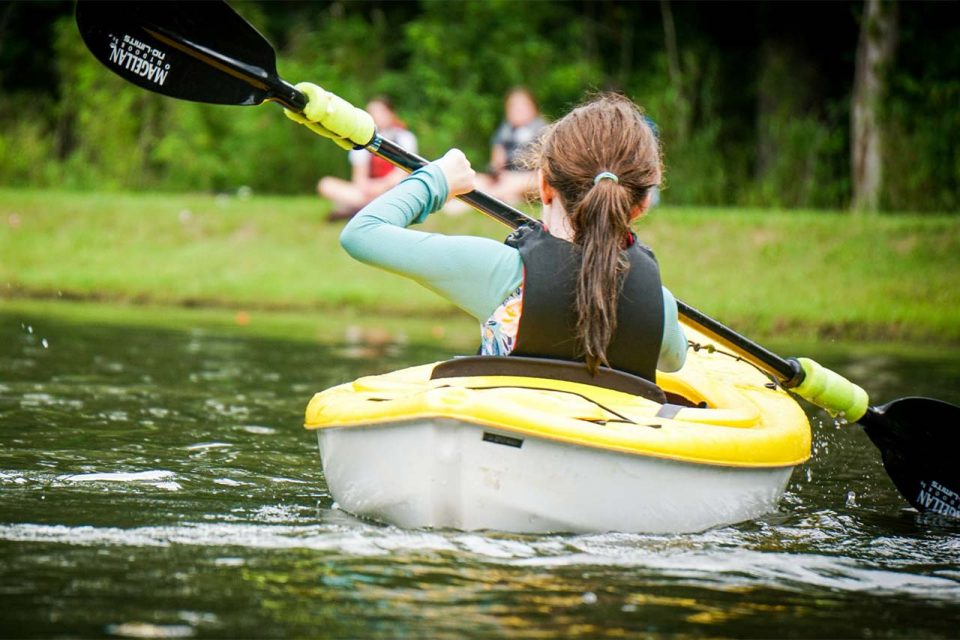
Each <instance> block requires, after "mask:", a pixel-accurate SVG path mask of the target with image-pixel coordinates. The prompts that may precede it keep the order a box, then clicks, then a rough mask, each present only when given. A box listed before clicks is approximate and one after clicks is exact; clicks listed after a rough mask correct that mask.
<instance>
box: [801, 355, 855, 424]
mask: <svg viewBox="0 0 960 640" xmlns="http://www.w3.org/2000/svg"><path fill="white" fill-rule="evenodd" d="M797 362H798V363H799V364H800V366H801V368H803V373H804V377H803V382H801V383H800V384H799V385H798V386H796V387H794V388H793V389H792V391H793V392H794V393H796V394H797V395H798V396H800V397H802V398H804V399H805V400H808V401H809V402H812V403H813V404H815V405H817V406H818V407H821V408H823V409H826V410H827V412H828V413H830V415H833V416H836V415H840V416H842V417H843V418H844V419H845V420H846V421H847V422H851V423H853V422H856V421H858V420H859V419H860V418H862V417H863V415H864V414H865V413H866V412H867V406H868V404H869V398H868V397H867V392H866V391H864V390H863V389H862V388H861V387H859V386H858V385H856V384H854V383H852V382H850V381H849V380H847V379H846V378H844V377H843V376H841V375H840V374H839V373H836V372H834V371H831V370H830V369H827V368H825V367H823V366H821V365H820V364H819V363H817V362H815V361H813V360H811V359H810V358H797Z"/></svg>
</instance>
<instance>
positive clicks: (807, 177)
mask: <svg viewBox="0 0 960 640" xmlns="http://www.w3.org/2000/svg"><path fill="white" fill-rule="evenodd" d="M233 4H234V6H235V7H236V8H237V9H238V10H239V11H240V12H241V13H242V14H244V15H245V16H246V17H247V18H248V19H250V20H251V22H252V23H253V24H255V25H257V26H258V27H259V28H260V29H261V30H262V31H263V32H264V33H265V35H267V37H268V38H269V39H270V40H271V41H272V42H273V43H274V44H275V45H276V47H277V49H278V52H279V58H280V59H279V64H278V67H279V69H280V72H281V75H282V76H283V77H284V78H286V79H288V80H290V81H292V82H297V81H300V80H310V81H314V82H317V83H319V84H322V85H323V86H325V87H326V88H328V89H330V90H332V91H335V92H337V93H339V94H341V95H343V96H344V97H345V98H347V99H348V100H351V101H353V102H355V103H357V104H363V103H364V101H365V100H367V99H368V98H369V97H371V96H373V95H375V94H379V93H386V94H388V95H390V96H392V97H393V98H394V100H395V102H396V103H397V105H398V107H399V111H400V113H401V115H402V117H403V118H404V119H405V120H406V121H407V123H408V124H409V125H410V127H411V128H412V129H413V130H414V131H415V132H416V133H417V135H418V137H419V139H420V144H421V152H422V153H423V154H424V155H426V156H428V157H433V156H437V155H439V154H441V153H442V152H443V151H444V150H445V149H447V148H449V147H451V146H459V147H461V148H463V149H464V150H465V151H466V152H467V154H468V156H469V157H470V158H471V159H472V160H473V162H474V165H475V166H478V167H482V166H484V165H485V163H486V162H487V160H488V148H487V147H488V141H489V137H490V135H491V133H492V132H493V130H494V129H495V127H496V125H497V124H498V122H499V121H500V118H501V117H502V99H503V95H504V93H505V92H506V91H507V90H508V89H509V88H510V87H511V86H514V85H517V84H523V85H527V86H529V87H530V88H531V89H532V90H533V91H534V92H535V94H536V95H537V96H538V98H539V100H540V102H541V106H542V108H543V110H544V111H545V113H546V114H547V115H548V116H556V115H559V114H562V113H563V112H564V111H565V110H567V109H569V108H570V107H571V106H572V105H574V104H576V103H577V102H578V101H580V100H581V99H583V97H584V95H585V93H586V92H588V91H591V90H598V89H615V90H621V91H624V92H626V93H627V94H628V95H630V96H631V97H633V98H634V99H635V100H636V101H637V102H639V103H640V104H642V105H644V106H645V108H646V109H647V111H648V112H649V113H650V115H651V116H652V117H653V118H654V119H655V120H656V121H657V123H658V125H659V127H660V130H661V135H662V138H663V140H664V145H665V149H666V158H667V165H668V175H667V181H668V189H667V191H666V192H665V194H664V198H665V199H666V200H667V201H668V202H671V203H674V204H727V205H731V204H732V205H736V204H748V205H763V206H773V207H819V208H842V207H846V206H847V205H848V204H849V200H850V194H851V184H850V168H849V165H850V139H849V138H850V134H849V131H850V106H849V103H850V97H851V89H852V84H853V67H854V58H855V53H856V47H857V38H858V30H859V20H860V16H861V14H862V11H863V7H862V5H861V4H860V3H859V2H835V3H814V4H807V3H792V2H781V3H736V4H731V3H713V2H684V3H676V4H665V3H662V2H661V3H652V2H649V3H620V2H612V1H599V2H565V3H544V2H516V1H506V0H493V1H491V2H481V1H461V2H441V1H431V0H422V1H420V2H385V1H377V2H340V1H335V2H282V3H280V2H234V3H233ZM958 6H960V5H958V3H957V2H941V3H921V2H910V3H903V4H902V5H901V6H900V43H899V47H898V49H897V56H896V60H895V64H894V66H893V69H892V71H891V76H890V78H889V79H888V80H889V84H890V90H889V94H888V99H887V100H886V101H885V106H884V110H883V113H882V118H883V126H884V129H885V130H886V131H887V134H888V135H887V140H888V144H887V146H886V151H885V157H884V165H885V168H886V176H887V180H886V184H885V185H884V191H883V199H882V202H883V205H884V206H885V207H886V208H890V209H897V210H921V211H922V210H940V211H948V212H950V211H957V210H958V207H960V151H958V147H960V20H958V17H960V11H958ZM665 11H668V12H669V13H670V17H671V18H672V21H673V25H674V26H673V29H674V32H675V43H676V45H675V47H673V48H671V46H670V44H669V43H670V40H669V37H668V31H669V27H668V25H667V22H666V21H665V20H664V18H665V13H664V12H665ZM0 90H2V92H0V184H3V185H10V186H39V187H50V186H57V187H67V188H77V189H101V190H102V189H117V190H119V189H134V190H143V189H150V190H157V189H159V190H190V191H233V190H236V189H237V188H239V187H240V186H244V185H245V186H249V187H251V188H253V189H254V190H256V191H267V192H277V193H309V192H311V191H312V189H313V185H314V184H315V181H316V179H317V178H318V177H319V176H320V175H322V174H328V173H334V174H340V175H345V174H346V171H347V164H346V160H345V158H344V156H343V154H342V153H340V152H339V151H338V150H337V149H336V148H335V147H334V146H332V145H330V144H328V143H324V142H322V141H320V140H319V139H317V138H315V137H314V136H312V135H311V134H309V132H307V131H306V130H305V129H303V128H301V127H295V126H292V125H291V124H290V123H289V121H287V120H286V119H285V118H283V117H282V116H280V115H279V113H278V110H277V109H275V108H271V107H263V108H246V109H241V108H232V107H218V106H208V105H198V104H191V103H186V102H179V101H175V100H169V99H166V98H163V97H160V96H156V95H153V94H150V93H147V92H144V91H142V90H139V89H137V88H134V87H132V86H128V85H126V84H125V83H124V82H123V81H122V80H120V79H119V78H118V77H116V76H114V75H113V74H111V73H110V72H109V71H107V70H106V69H104V68H102V67H101V66H100V65H99V63H97V62H96V61H95V60H94V59H93V57H92V56H90V55H89V54H88V53H87V52H86V50H85V49H84V47H83V44H82V42H81V41H80V38H79V35H78V34H77V32H76V28H75V26H74V23H73V18H72V3H70V2H47V3H33V2H16V1H15V2H7V3H6V4H4V5H2V6H0Z"/></svg>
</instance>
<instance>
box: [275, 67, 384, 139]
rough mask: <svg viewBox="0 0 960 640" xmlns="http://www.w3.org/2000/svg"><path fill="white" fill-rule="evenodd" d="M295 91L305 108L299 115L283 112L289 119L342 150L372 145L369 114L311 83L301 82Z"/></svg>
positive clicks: (289, 111) (371, 125) (286, 110)
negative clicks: (301, 98) (331, 141)
mask: <svg viewBox="0 0 960 640" xmlns="http://www.w3.org/2000/svg"><path fill="white" fill-rule="evenodd" d="M294 88H295V89H297V90H298V91H300V92H301V93H303V94H304V95H305V96H306V97H307V104H306V106H304V108H303V114H302V115H301V114H299V113H297V112H295V111H291V110H289V109H284V112H285V113H286V115H287V117H288V118H290V119H291V120H293V121H295V122H299V123H300V124H302V125H305V126H306V127H307V128H309V129H310V130H312V131H313V132H314V133H316V134H318V135H321V136H323V137H324V138H330V139H331V140H333V141H334V142H335V143H337V145H338V146H340V147H341V148H343V149H347V150H349V149H353V148H355V147H365V146H367V145H368V144H370V143H371V142H372V141H373V138H374V135H375V134H376V131H377V128H376V125H374V123H373V117H372V116H371V115H370V114H369V113H367V112H366V111H364V110H363V109H358V108H356V107H355V106H353V105H352V104H350V103H349V102H347V101H346V100H344V99H343V98H341V97H340V96H338V95H336V94H333V93H330V92H329V91H325V90H324V89H323V88H322V87H319V86H317V85H315V84H313V83H312V82H301V83H300V84H297V85H295V86H294Z"/></svg>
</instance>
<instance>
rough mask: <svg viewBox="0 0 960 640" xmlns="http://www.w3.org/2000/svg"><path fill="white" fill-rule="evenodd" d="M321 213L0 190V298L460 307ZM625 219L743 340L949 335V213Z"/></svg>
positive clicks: (956, 303)
mask: <svg viewBox="0 0 960 640" xmlns="http://www.w3.org/2000/svg"><path fill="white" fill-rule="evenodd" d="M325 213H326V206H325V204H324V203H322V202H321V201H319V200H318V199H317V198H314V197H293V198H291V197H261V196H254V197H251V198H237V197H233V196H211V195H195V194H186V195H178V194H130V193H72V192H49V191H36V190H20V189H9V188H5V189H0V306H4V304H5V303H4V302H3V301H4V300H6V301H8V302H7V303H6V304H9V301H12V300H21V301H26V300H60V299H70V300H78V301H94V302H95V301H107V302H111V303H117V302H119V303H134V304H145V305H159V306H163V307H170V306H174V307H177V306H180V307H199V308H203V309H224V310H236V311H240V310H245V311H247V312H253V311H270V312H278V313H302V312H317V311H319V312H324V313H331V314H333V315H334V316H336V315H337V314H347V315H349V314H365V315H370V314H373V315H380V316H381V317H387V318H389V317H397V318H400V317H403V318H415V319H422V320H424V321H425V322H427V324H429V322H428V321H429V319H431V318H443V319H445V323H446V320H455V319H456V318H458V316H461V317H462V314H461V313H460V312H459V311H457V310H456V309H454V308H453V307H452V306H451V305H449V304H448V303H446V302H445V301H444V300H442V299H440V298H439V297H438V296H436V295H435V294H433V293H431V292H429V291H427V290H426V289H424V288H422V287H420V286H419V285H417V284H415V283H413V282H410V281H407V280H405V279H403V278H400V277H398V276H396V275H393V274H388V273H384V272H381V271H378V270H376V269H372V268H370V267H367V266H365V265H362V264H359V263H357V262H355V261H353V260H351V259H350V258H349V257H348V256H346V255H345V254H344V252H343V251H342V250H341V249H340V248H339V245H338V242H337V237H338V235H339V231H340V229H341V228H342V225H329V224H327V223H325V222H324V215H325ZM423 228H424V229H425V230H430V231H440V232H444V233H464V234H477V235H485V236H489V237H492V238H496V239H502V238H503V236H504V235H505V233H506V230H505V228H504V227H502V226H501V225H499V224H498V223H495V222H493V221H490V220H488V219H486V218H485V217H483V216H480V215H474V214H466V215H463V216H459V217H449V216H432V217H431V219H430V220H428V222H427V223H426V224H425V225H423ZM638 233H639V235H640V237H641V239H643V240H644V241H645V242H647V243H648V244H650V245H651V246H652V247H653V248H654V250H655V251H656V253H657V256H658V258H659V260H660V263H661V268H662V271H663V279H664V282H665V283H666V285H667V286H668V287H669V288H670V289H671V290H672V291H673V292H674V293H675V294H676V295H677V297H679V298H681V299H683V300H684V301H686V302H687V303H689V304H691V305H693V306H694V307H696V308H698V309H700V310H702V311H704V312H706V313H708V314H709V315H711V316H713V317H715V318H717V319H719V320H721V321H723V322H725V323H727V324H729V325H731V326H733V327H736V328H737V329H738V330H740V331H742V332H744V333H749V335H751V336H752V337H753V336H755V337H757V339H762V338H766V337H794V338H801V339H816V338H840V339H865V340H883V339H894V340H900V341H908V342H914V343H921V342H922V343H935V344H950V345H954V344H960V269H958V267H960V218H957V217H954V216H947V215H912V214H901V215H883V216H852V215H849V214H845V213H839V212H811V211H789V212H781V211H768V210H743V211H735V210H731V209H705V208H670V207H662V208H658V209H656V210H655V211H654V213H653V214H652V215H651V216H650V217H649V218H648V219H646V220H644V221H642V222H641V223H640V224H639V226H638ZM466 322H467V323H469V320H467V321H466Z"/></svg>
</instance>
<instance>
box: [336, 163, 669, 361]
mask: <svg viewBox="0 0 960 640" xmlns="http://www.w3.org/2000/svg"><path fill="white" fill-rule="evenodd" d="M447 195H448V186H447V181H446V178H445V177H444V175H443V173H442V171H441V170H440V168H439V167H437V166H436V165H435V164H429V165H427V166H426V167H424V168H422V169H419V170H418V171H415V172H414V173H412V174H411V175H409V176H407V177H406V178H404V180H403V181H402V182H401V183H400V184H398V185H397V186H396V187H394V188H393V189H390V190H389V191H387V192H386V193H384V194H383V195H381V196H380V197H378V198H377V199H375V200H373V201H372V202H371V203H370V204H368V205H367V206H366V207H364V208H363V209H362V210H361V211H360V212H359V213H358V214H357V215H356V216H354V218H353V219H352V220H350V222H349V223H348V224H347V226H346V227H345V228H344V229H343V233H341V234H340V244H341V245H342V246H343V248H344V249H345V250H346V251H347V253H349V254H350V255H351V256H353V257H354V258H356V259H357V260H359V261H361V262H365V263H367V264H370V265H373V266H376V267H380V268H381V269H385V270H387V271H391V272H393V273H397V274H399V275H402V276H406V277H408V278H412V279H413V280H415V281H417V282H419V283H420V284H422V285H423V286H425V287H426V288H428V289H430V290H431V291H435V292H436V293H438V294H439V295H441V296H443V297H444V298H446V299H447V300H450V301H451V302H452V303H453V304H455V305H456V306H457V307H459V308H460V309H463V310H464V311H466V312H467V313H469V314H470V315H471V316H473V317H474V318H476V319H477V320H478V321H479V322H484V321H486V320H487V319H488V318H489V317H490V316H491V315H492V314H493V312H494V311H495V310H496V309H497V308H498V307H499V306H500V305H501V304H503V301H504V300H505V299H506V298H507V296H509V295H510V294H511V293H512V292H514V291H516V289H517V288H518V287H519V286H520V285H521V284H522V282H523V261H522V260H521V258H520V252H519V251H518V250H517V249H515V248H513V247H510V246H507V245H505V244H503V243H501V242H496V241H495V240H491V239H489V238H480V237H476V236H448V235H444V234H440V233H425V232H423V231H417V230H415V229H408V228H407V227H409V226H410V225H412V224H415V223H419V222H423V221H424V220H425V219H426V218H427V216H428V215H430V214H431V213H433V212H435V211H438V210H439V209H440V208H441V207H443V205H444V203H445V202H446V201H447ZM663 315H664V318H663V320H664V324H663V326H664V332H663V342H662V344H661V348H660V358H659V360H658V362H657V368H658V369H660V370H661V371H676V370H678V369H680V367H682V366H683V363H684V361H685V359H686V354H687V340H686V337H685V336H684V334H683V329H682V327H681V326H680V323H679V321H678V318H677V302H676V299H675V298H674V297H673V295H672V294H671V293H670V292H669V291H668V290H667V288H666V287H664V288H663Z"/></svg>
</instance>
